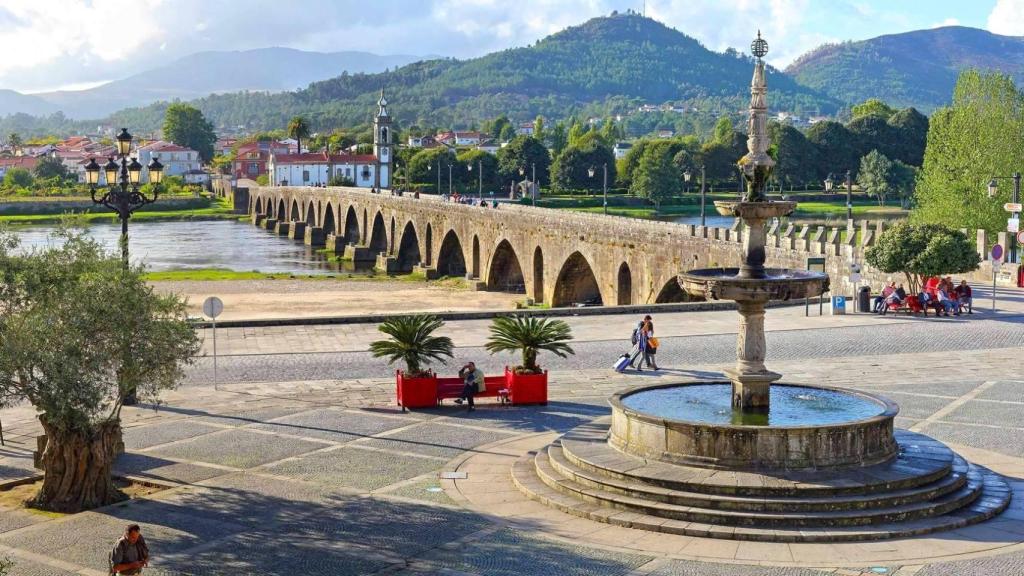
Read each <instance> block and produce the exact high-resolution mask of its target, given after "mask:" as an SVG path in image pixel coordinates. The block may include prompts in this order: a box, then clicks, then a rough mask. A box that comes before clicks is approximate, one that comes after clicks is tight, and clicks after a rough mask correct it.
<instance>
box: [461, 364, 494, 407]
mask: <svg viewBox="0 0 1024 576" xmlns="http://www.w3.org/2000/svg"><path fill="white" fill-rule="evenodd" d="M459 378H462V381H463V386H462V397H460V398H456V399H455V403H456V404H462V403H463V401H465V402H466V403H467V404H468V405H469V409H468V410H467V412H472V411H473V410H476V408H474V407H473V396H474V395H475V394H476V393H477V392H485V391H486V390H487V383H486V382H484V373H483V370H480V369H479V368H477V367H476V363H474V362H468V363H466V365H465V366H463V367H462V368H460V369H459Z"/></svg>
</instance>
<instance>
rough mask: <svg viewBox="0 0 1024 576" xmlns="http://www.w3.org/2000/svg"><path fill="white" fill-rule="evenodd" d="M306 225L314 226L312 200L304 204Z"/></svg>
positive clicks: (314, 214) (314, 217)
mask: <svg viewBox="0 0 1024 576" xmlns="http://www.w3.org/2000/svg"><path fill="white" fill-rule="evenodd" d="M306 226H316V208H314V207H313V202H312V201H310V203H309V205H307V206H306Z"/></svg>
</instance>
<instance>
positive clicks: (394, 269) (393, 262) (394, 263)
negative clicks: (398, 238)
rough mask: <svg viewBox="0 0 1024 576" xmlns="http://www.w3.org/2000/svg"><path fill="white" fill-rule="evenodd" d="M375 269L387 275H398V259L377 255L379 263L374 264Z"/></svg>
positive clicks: (382, 254)
mask: <svg viewBox="0 0 1024 576" xmlns="http://www.w3.org/2000/svg"><path fill="white" fill-rule="evenodd" d="M373 269H374V270H377V271H378V272H383V273H385V274H398V258H396V257H394V256H388V255H387V253H385V252H381V253H380V254H377V263H376V264H374V266H373Z"/></svg>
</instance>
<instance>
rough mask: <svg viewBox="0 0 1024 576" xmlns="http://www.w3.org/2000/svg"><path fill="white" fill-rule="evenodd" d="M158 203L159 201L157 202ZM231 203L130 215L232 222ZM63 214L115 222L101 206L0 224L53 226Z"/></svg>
mask: <svg viewBox="0 0 1024 576" xmlns="http://www.w3.org/2000/svg"><path fill="white" fill-rule="evenodd" d="M157 202H159V200H158V201H157ZM232 209H233V208H232V206H231V203H230V202H229V201H228V200H226V199H224V198H218V199H217V200H215V201H214V203H213V204H212V205H211V206H210V207H209V208H195V209H188V210H163V211H159V210H158V211H146V210H145V209H143V210H142V211H140V212H136V213H134V214H132V221H133V222H167V221H179V220H233V219H236V218H238V217H239V215H238V214H235V213H234V212H232ZM65 214H74V217H75V218H81V219H82V220H84V221H86V222H104V221H109V222H117V221H118V220H117V216H115V215H114V213H113V212H110V211H109V210H107V209H106V208H105V207H103V206H96V207H95V208H93V209H91V210H89V211H87V212H80V213H74V212H67V213H63V212H57V213H53V214H11V215H3V216H0V223H8V224H54V223H57V222H60V221H61V219H62V218H64V216H65Z"/></svg>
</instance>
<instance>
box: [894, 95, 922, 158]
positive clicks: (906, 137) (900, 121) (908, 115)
mask: <svg viewBox="0 0 1024 576" xmlns="http://www.w3.org/2000/svg"><path fill="white" fill-rule="evenodd" d="M889 125H890V126H892V128H893V130H895V131H896V134H895V138H896V141H897V142H898V143H899V145H898V146H897V147H896V148H894V149H893V155H892V156H890V158H892V159H893V160H899V161H901V162H904V163H906V164H910V165H911V166H921V164H922V163H923V162H924V149H925V145H927V143H928V117H927V116H925V115H924V114H921V113H920V112H918V111H917V110H916V109H914V108H904V109H903V110H900V111H899V112H897V113H895V114H893V115H892V116H890V117H889Z"/></svg>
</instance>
